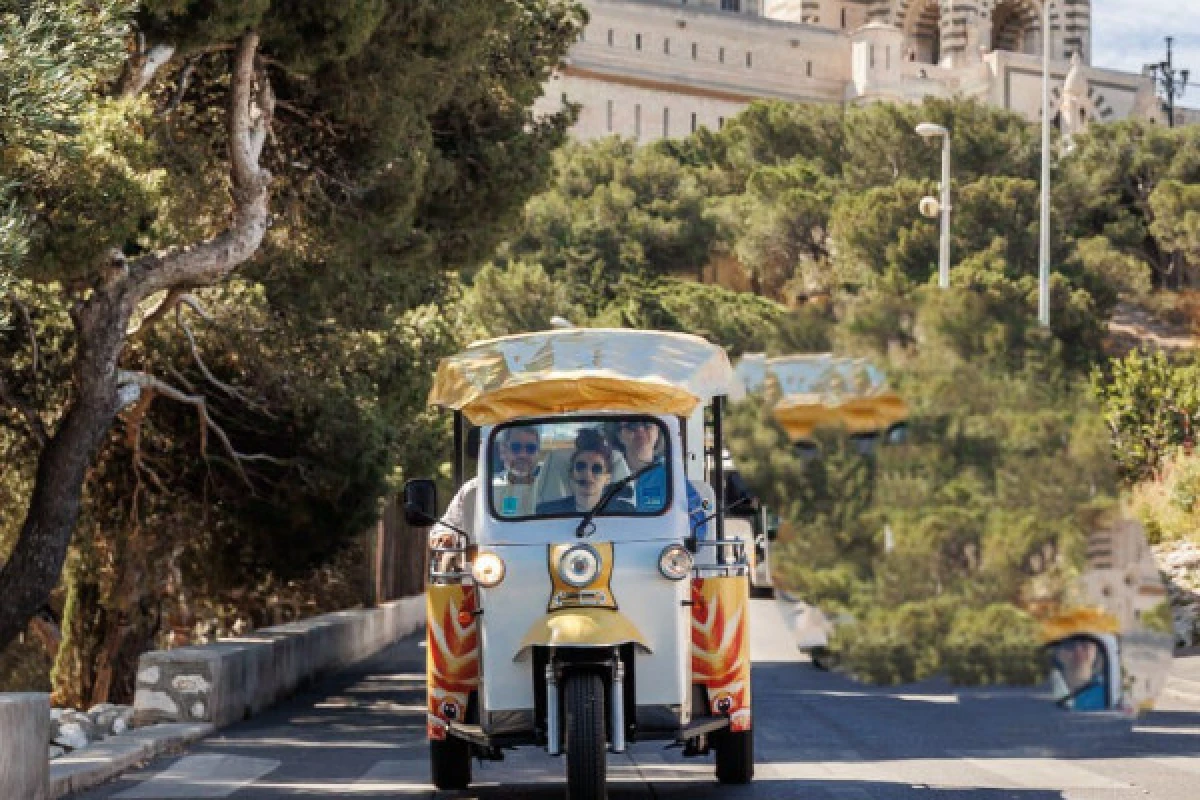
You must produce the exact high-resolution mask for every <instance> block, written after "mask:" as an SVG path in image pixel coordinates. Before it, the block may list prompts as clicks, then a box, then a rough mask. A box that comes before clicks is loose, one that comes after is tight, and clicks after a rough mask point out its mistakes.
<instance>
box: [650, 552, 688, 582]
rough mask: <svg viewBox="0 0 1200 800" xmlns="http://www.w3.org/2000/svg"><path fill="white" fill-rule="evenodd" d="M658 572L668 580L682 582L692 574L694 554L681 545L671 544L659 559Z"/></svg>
mask: <svg viewBox="0 0 1200 800" xmlns="http://www.w3.org/2000/svg"><path fill="white" fill-rule="evenodd" d="M658 571H659V572H661V573H662V576H663V577H664V578H666V579H668V580H672V581H681V580H683V579H684V578H686V577H687V576H688V575H690V574H691V572H692V554H691V553H689V552H688V551H687V548H686V547H684V546H683V545H681V544H669V545H667V546H666V547H664V548H663V551H662V555H660V556H659V557H658Z"/></svg>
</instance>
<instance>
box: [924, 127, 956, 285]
mask: <svg viewBox="0 0 1200 800" xmlns="http://www.w3.org/2000/svg"><path fill="white" fill-rule="evenodd" d="M917 133H918V134H920V135H921V136H923V137H925V138H926V139H936V138H939V137H940V138H941V140H942V192H941V199H940V200H939V201H938V205H939V207H940V209H941V212H942V237H941V247H940V249H939V253H938V286H939V287H941V288H942V289H949V288H950V131H948V130H946V129H945V128H943V127H942V126H941V125H935V124H934V123H932V122H922V123H921V124H920V125H918V126H917Z"/></svg>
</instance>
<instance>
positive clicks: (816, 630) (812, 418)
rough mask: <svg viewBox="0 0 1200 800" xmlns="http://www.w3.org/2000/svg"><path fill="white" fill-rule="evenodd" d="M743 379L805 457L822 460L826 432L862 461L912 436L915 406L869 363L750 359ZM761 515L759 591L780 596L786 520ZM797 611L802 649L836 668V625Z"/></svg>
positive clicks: (755, 583)
mask: <svg viewBox="0 0 1200 800" xmlns="http://www.w3.org/2000/svg"><path fill="white" fill-rule="evenodd" d="M736 375H737V378H738V380H739V384H740V386H739V389H740V392H744V393H746V394H754V393H762V394H763V395H764V397H765V399H766V402H767V403H768V407H769V408H770V409H771V414H772V416H773V417H774V418H775V420H776V422H778V423H779V425H780V427H781V428H783V430H784V432H785V433H786V434H787V436H788V439H789V440H790V441H791V444H792V447H793V448H795V449H796V451H797V453H798V454H799V455H800V456H801V457H804V458H817V457H819V455H820V453H819V451H818V448H817V445H816V443H815V441H814V438H813V434H814V431H816V430H817V429H818V428H821V427H840V428H842V429H843V430H845V431H846V433H847V434H848V435H849V436H850V438H851V440H852V441H853V442H854V444H855V446H856V448H857V450H858V452H859V453H861V454H862V455H869V454H871V453H872V452H874V450H875V449H876V448H877V447H878V446H880V445H887V444H895V443H899V442H902V441H903V440H904V438H905V435H906V425H907V419H908V407H907V405H906V404H905V403H904V401H903V400H902V399H901V398H900V396H899V395H898V394H896V392H895V391H894V390H893V389H891V388H890V387H889V386H888V383H887V376H886V375H885V374H884V372H883V370H881V369H879V368H878V367H876V366H875V365H873V364H871V363H870V362H868V361H866V360H864V359H860V358H846V357H840V356H835V355H833V354H831V353H816V354H800V355H789V356H780V357H775V358H767V357H766V356H765V355H761V354H749V355H746V356H743V358H742V359H741V361H739V362H738V365H737V370H736ZM730 466H732V465H730ZM758 515H759V519H757V520H753V522H755V523H757V525H756V526H755V528H754V549H753V551H752V553H751V558H750V561H751V565H752V566H751V586H752V587H753V588H755V589H762V590H764V591H772V592H773V590H774V582H773V580H772V578H771V569H772V567H771V544H772V542H773V541H774V539H775V531H776V530H777V528H778V520H777V519H776V518H775V517H774V514H773V513H772V512H771V511H770V509H769V508H766V507H765V506H761V504H760V506H759V510H758ZM747 524H749V523H747ZM790 605H791V606H792V630H793V633H794V634H795V636H796V638H797V645H798V646H799V647H800V649H802V650H807V651H809V652H810V653H811V655H812V659H813V662H812V663H813V665H814V666H817V667H819V668H826V667H828V666H829V665H830V663H831V662H830V661H829V653H828V644H829V637H830V635H831V634H832V632H833V629H834V623H833V622H832V621H830V620H829V619H828V618H827V617H826V616H825V615H824V614H823V613H822V612H821V610H820V609H819V608H817V607H816V606H815V605H812V604H810V603H805V602H802V601H796V600H794V599H793V600H791V602H790Z"/></svg>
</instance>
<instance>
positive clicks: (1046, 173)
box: [1038, 0, 1053, 328]
mask: <svg viewBox="0 0 1200 800" xmlns="http://www.w3.org/2000/svg"><path fill="white" fill-rule="evenodd" d="M1042 5H1043V8H1044V11H1045V18H1044V19H1043V20H1042V220H1041V230H1040V231H1039V233H1040V238H1039V241H1038V323H1039V324H1040V325H1041V326H1042V327H1043V328H1049V327H1050V49H1051V47H1053V37H1052V36H1051V35H1050V2H1049V0H1046V2H1044V3H1043V4H1042Z"/></svg>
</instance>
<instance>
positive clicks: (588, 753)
mask: <svg viewBox="0 0 1200 800" xmlns="http://www.w3.org/2000/svg"><path fill="white" fill-rule="evenodd" d="M563 701H564V706H565V708H566V712H567V713H566V726H565V733H566V746H565V750H566V753H567V800H604V798H605V796H606V793H605V784H606V782H607V775H606V774H605V773H606V770H607V767H608V755H607V749H608V746H607V742H606V741H605V736H604V727H605V726H604V707H605V702H604V680H603V679H602V678H601V677H600V676H599V675H598V674H596V673H594V672H572V673H568V674H567V678H566V680H565V681H564V685H563Z"/></svg>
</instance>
